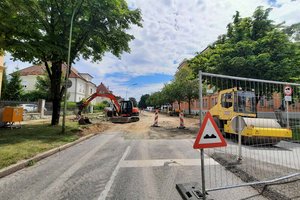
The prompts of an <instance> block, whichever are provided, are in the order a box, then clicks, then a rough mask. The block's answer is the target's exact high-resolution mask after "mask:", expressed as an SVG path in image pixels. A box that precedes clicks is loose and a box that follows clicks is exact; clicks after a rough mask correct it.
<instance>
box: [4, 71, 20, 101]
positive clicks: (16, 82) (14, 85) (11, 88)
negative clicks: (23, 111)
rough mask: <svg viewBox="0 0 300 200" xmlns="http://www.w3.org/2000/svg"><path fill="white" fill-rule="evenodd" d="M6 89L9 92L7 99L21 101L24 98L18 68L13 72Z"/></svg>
mask: <svg viewBox="0 0 300 200" xmlns="http://www.w3.org/2000/svg"><path fill="white" fill-rule="evenodd" d="M5 90H6V92H7V94H6V95H7V97H6V100H13V101H20V100H21V99H22V95H23V93H24V90H23V86H22V81H21V78H20V73H19V69H18V68H16V70H15V72H13V73H12V74H11V78H10V80H9V82H8V84H7V88H6V89H5Z"/></svg>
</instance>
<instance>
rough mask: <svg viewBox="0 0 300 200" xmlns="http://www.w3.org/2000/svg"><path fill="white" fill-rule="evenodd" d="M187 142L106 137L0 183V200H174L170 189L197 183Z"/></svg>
mask: <svg viewBox="0 0 300 200" xmlns="http://www.w3.org/2000/svg"><path fill="white" fill-rule="evenodd" d="M192 142H193V141H192V140H191V139H180V140H174V139H173V140H165V139H161V140H127V139H124V137H123V133H121V132H106V133H104V134H101V135H97V136H95V137H92V138H90V139H89V140H86V141H84V142H82V143H80V144H77V145H75V146H73V147H71V148H69V149H66V150H64V151H62V152H59V153H57V154H55V155H53V156H50V157H48V158H46V159H44V160H42V161H40V162H38V163H36V164H35V165H34V166H31V167H28V168H26V169H23V170H21V171H18V172H16V173H14V174H12V175H9V176H7V177H4V178H2V179H0V199H5V200H10V199H22V200H25V199H30V200H31V199H41V200H42V199H43V200H45V199H80V200H82V199H98V200H102V199H111V200H115V199H128V200H135V199H155V200H157V199H162V200H167V199H170V200H176V199H178V200H180V199H182V198H181V197H180V195H179V194H178V192H177V190H176V189H175V184H177V183H187V182H201V179H200V159H199V157H200V155H199V151H197V150H194V149H193V148H192ZM205 163H206V165H205V166H206V172H207V174H208V170H210V169H212V168H213V169H214V170H215V172H216V173H215V175H214V177H213V178H214V179H215V180H217V181H216V182H218V180H220V182H221V180H224V179H227V178H230V180H234V182H235V183H242V181H241V180H239V179H238V178H237V177H235V176H234V175H233V174H231V173H230V172H228V171H225V169H224V167H222V166H220V165H219V164H218V163H217V162H215V161H214V160H213V159H211V158H210V157H208V156H206V157H205ZM210 174H211V173H210ZM209 178H211V177H206V179H207V181H209ZM211 187H213V186H211ZM209 197H210V198H212V199H222V200H226V199H230V200H232V199H255V200H257V199H258V200H259V199H265V198H264V197H261V196H260V195H259V194H257V191H256V190H254V189H253V188H251V187H244V188H236V189H230V190H222V191H217V192H210V193H209Z"/></svg>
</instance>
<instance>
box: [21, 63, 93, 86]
mask: <svg viewBox="0 0 300 200" xmlns="http://www.w3.org/2000/svg"><path fill="white" fill-rule="evenodd" d="M62 67H63V71H65V70H66V65H65V64H63V66H62ZM19 72H20V75H21V76H28V75H37V76H39V75H45V74H46V73H47V71H46V67H45V65H33V66H31V67H27V68H24V69H21V70H19ZM69 77H70V78H80V79H82V80H84V81H86V82H88V81H87V80H86V79H85V78H83V77H82V76H80V74H79V72H78V71H77V70H76V69H75V68H74V67H72V70H71V73H70V76H69Z"/></svg>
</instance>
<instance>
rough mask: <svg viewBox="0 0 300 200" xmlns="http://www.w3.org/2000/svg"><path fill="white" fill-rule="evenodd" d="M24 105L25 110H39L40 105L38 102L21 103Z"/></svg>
mask: <svg viewBox="0 0 300 200" xmlns="http://www.w3.org/2000/svg"><path fill="white" fill-rule="evenodd" d="M20 106H21V107H23V109H24V112H37V111H38V106H37V105H36V104H20Z"/></svg>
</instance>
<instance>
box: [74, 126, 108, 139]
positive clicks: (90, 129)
mask: <svg viewBox="0 0 300 200" xmlns="http://www.w3.org/2000/svg"><path fill="white" fill-rule="evenodd" d="M109 128H110V124H109V123H96V124H90V125H87V126H82V127H80V129H79V130H80V131H79V132H78V135H79V136H81V137H82V136H86V135H89V134H95V133H102V132H104V131H106V130H107V129H109Z"/></svg>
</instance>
